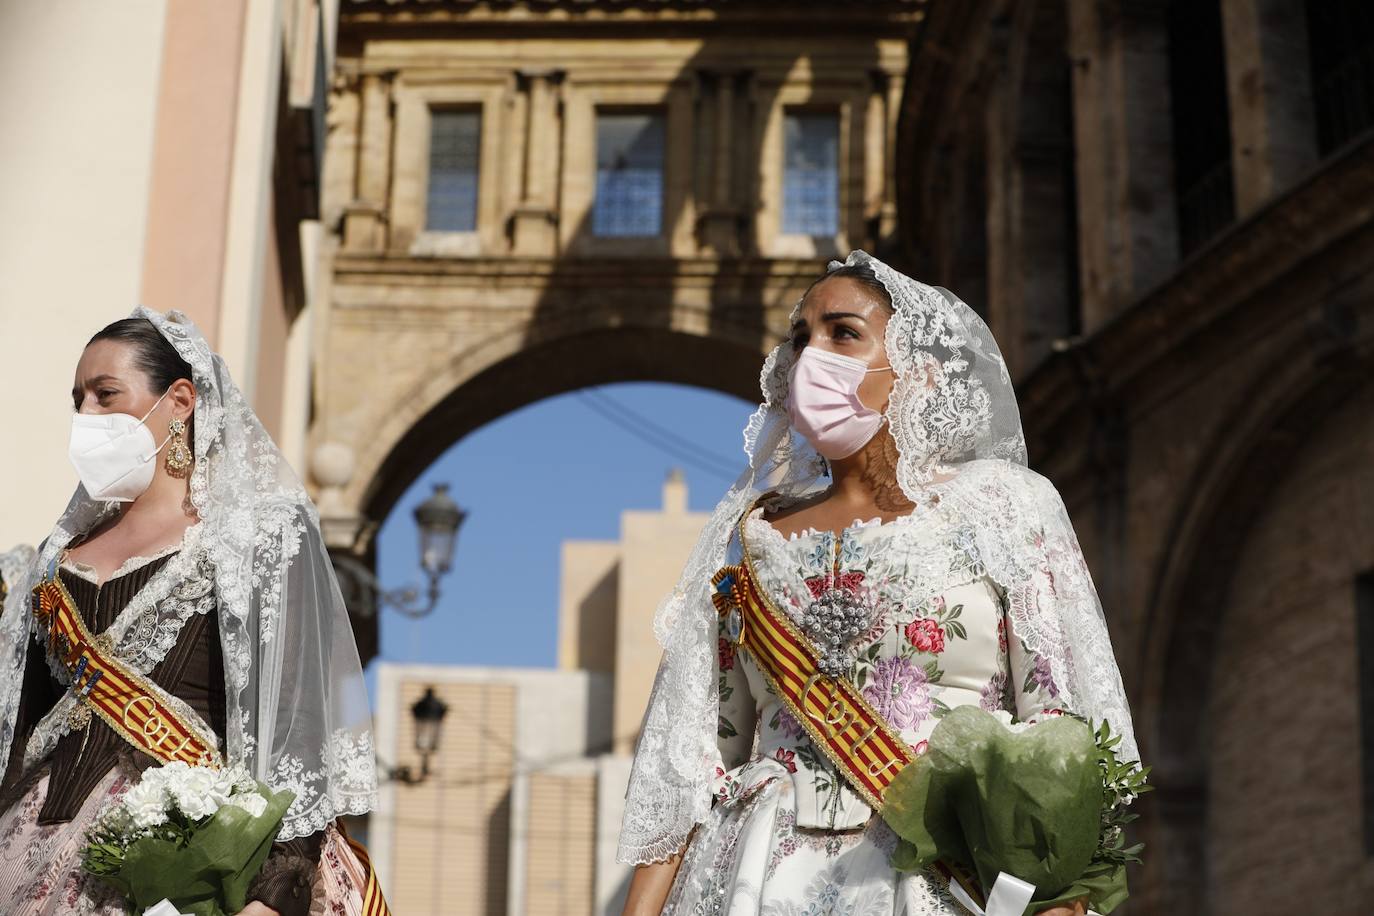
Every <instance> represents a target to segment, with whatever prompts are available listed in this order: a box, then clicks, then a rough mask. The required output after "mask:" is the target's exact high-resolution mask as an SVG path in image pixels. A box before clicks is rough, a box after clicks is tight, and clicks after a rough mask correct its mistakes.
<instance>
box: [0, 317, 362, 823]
mask: <svg viewBox="0 0 1374 916" xmlns="http://www.w3.org/2000/svg"><path fill="white" fill-rule="evenodd" d="M133 316H134V317H139V318H146V319H148V320H149V321H151V322H152V323H153V324H154V325H155V326H156V327H157V329H158V330H159V331H160V332H161V333H162V335H163V336H164V337H165V338H166V339H167V340H168V341H169V342H170V343H171V344H172V345H173V346H174V347H176V349H177V352H178V353H180V354H181V357H182V358H183V359H184V360H186V362H187V363H188V364H189V365H190V366H191V369H192V376H193V377H192V381H193V382H194V384H195V386H196V408H195V419H194V425H193V430H194V439H195V458H196V460H195V466H194V470H193V471H192V474H191V479H190V496H191V502H192V503H193V504H194V505H195V508H196V511H197V513H198V515H199V517H200V522H199V523H198V524H197V525H195V526H193V528H192V529H189V530H192V531H194V530H196V529H199V531H197V534H196V537H197V538H198V543H199V548H200V550H201V551H203V557H204V561H205V563H206V573H207V575H208V577H209V579H210V580H212V582H213V588H212V595H213V601H214V604H215V607H216V610H217V613H218V616H219V632H220V639H221V642H222V648H223V651H224V657H225V672H226V675H225V676H226V681H227V683H226V685H225V690H226V697H227V722H228V735H227V741H226V744H227V747H226V748H224V752H225V753H224V756H225V759H226V760H227V761H234V762H241V763H243V764H244V765H245V766H247V767H248V768H249V770H250V771H251V772H252V773H253V774H254V775H255V776H256V777H257V778H258V779H261V780H262V781H264V782H266V783H268V784H269V785H271V786H273V787H274V788H277V789H283V788H285V789H290V790H292V792H294V793H295V801H294V802H293V803H292V805H291V808H290V810H289V811H288V812H287V815H286V818H285V821H284V823H283V825H282V829H281V832H280V834H279V835H278V840H279V841H282V842H285V841H286V840H290V839H293V838H296V837H301V836H308V835H310V834H312V833H315V832H316V831H318V830H321V829H323V828H324V827H325V825H326V824H328V823H329V822H330V821H331V820H332V819H334V818H336V817H338V816H340V815H344V814H362V813H365V812H367V811H368V810H370V808H371V807H372V804H373V801H374V798H375V794H376V769H375V758H374V755H373V749H372V731H371V720H370V715H369V712H368V704H367V691H366V687H365V685H364V682H363V676H362V667H361V665H360V664H359V661H358V651H357V647H356V645H355V643H354V640H353V631H352V628H351V625H350V623H349V619H348V613H347V609H346V607H345V605H344V602H343V598H342V596H341V595H340V593H339V587H338V583H337V582H336V580H335V578H334V570H333V566H332V565H331V563H330V560H329V555H328V553H327V552H326V550H325V546H324V541H323V538H322V537H321V535H320V530H319V517H318V515H317V513H316V511H315V507H314V505H313V504H312V503H311V501H310V499H309V497H308V496H307V495H306V493H305V489H304V487H303V486H302V485H301V483H300V481H299V479H298V478H297V477H296V475H295V473H294V472H293V471H292V470H291V468H290V467H289V466H288V464H287V462H286V460H285V459H284V458H283V457H282V455H281V453H280V452H279V451H278V449H277V447H276V444H275V443H273V441H272V439H271V437H270V436H268V434H267V432H266V430H264V429H263V427H262V424H261V423H260V422H259V420H258V418H257V416H256V415H255V414H254V413H253V411H252V408H251V407H249V405H248V403H247V401H246V400H245V399H244V397H243V394H242V392H241V391H240V390H239V389H238V386H237V385H235V384H234V382H233V380H232V379H231V378H230V376H229V371H228V368H227V367H226V366H225V364H224V361H223V359H221V358H220V357H219V355H218V354H215V353H213V352H212V351H211V350H210V347H209V345H208V344H207V343H206V341H205V338H204V337H203V336H202V335H201V333H200V331H199V330H198V329H197V328H196V327H195V325H194V324H193V323H192V322H191V321H190V320H189V319H188V318H187V317H186V316H185V315H183V314H181V313H180V312H176V311H173V312H168V313H167V314H166V315H163V314H160V313H158V312H154V311H151V310H149V309H145V308H142V307H140V308H137V309H135V310H134V312H133ZM107 511H108V506H106V505H105V504H103V503H102V502H100V501H98V500H94V499H91V498H90V496H88V495H87V493H86V491H85V488H84V487H80V486H78V487H77V490H76V493H75V495H73V497H72V499H71V502H70V503H69V504H68V506H67V510H66V511H65V512H64V513H63V515H62V517H61V518H60V519H59V520H58V522H57V524H56V526H55V527H54V528H53V531H52V533H51V534H50V535H49V536H48V538H47V540H46V541H45V542H44V543H43V545H42V547H41V549H40V551H39V552H38V555H37V557H36V559H35V560H34V561H33V562H32V563H31V564H30V565H29V568H28V570H27V572H26V574H25V575H24V576H22V577H21V579H22V580H23V581H20V582H17V583H15V584H14V585H13V586H12V588H11V595H10V598H9V600H7V601H6V603H5V608H4V613H3V616H2V617H0V722H3V726H0V728H3V730H2V731H0V759H2V758H3V755H4V754H7V753H8V752H9V746H10V744H11V742H12V741H13V738H14V735H13V722H14V713H15V710H16V709H17V707H18V700H19V684H20V681H21V680H22V677H21V675H22V673H23V668H24V656H25V652H26V648H27V644H28V639H27V635H28V624H29V620H30V618H31V614H30V613H29V611H28V601H27V594H28V590H29V588H30V587H31V586H32V584H33V582H34V581H36V578H37V576H38V575H39V574H40V573H41V571H42V570H43V569H44V568H46V566H47V565H48V563H49V562H51V561H52V559H53V558H55V557H57V556H58V555H59V554H60V552H61V551H62V549H63V548H64V547H66V545H67V544H68V543H70V542H71V540H72V539H73V538H74V537H76V536H78V535H80V534H83V533H85V532H87V531H90V530H91V529H92V528H93V527H94V526H95V525H96V524H98V523H99V521H100V520H101V518H103V517H104V515H105V513H106V512H107ZM198 555H200V554H198ZM207 594H210V593H207ZM17 596H18V597H17ZM178 600H183V609H184V596H183V599H178V598H177V596H176V594H175V590H174V589H173V590H172V591H170V592H168V594H167V595H165V596H163V597H161V598H159V600H158V601H157V602H156V603H157V605H158V609H157V610H156V611H154V612H153V613H154V618H149V619H145V618H143V617H137V618H135V617H133V616H130V619H129V624H128V627H129V628H128V630H126V631H125V632H124V634H123V637H124V639H123V641H122V642H121V646H120V648H121V650H123V649H125V648H126V646H127V648H128V649H129V651H131V652H133V653H135V654H136V656H137V657H138V658H140V659H141V660H142V661H143V662H146V660H147V659H149V658H152V657H153V656H154V655H155V654H156V653H157V651H158V650H159V649H161V647H162V644H163V643H165V642H166V640H167V639H168V638H170V639H172V640H173V641H175V633H174V632H173V630H171V629H169V627H168V625H165V621H167V620H170V619H171V618H173V617H175V616H177V615H178V614H180V613H181V611H180V610H175V609H173V608H172V607H171V606H170V605H168V602H169V601H170V602H173V603H175V602H177V601H178ZM194 600H195V601H205V600H207V599H206V596H205V595H201V596H199V597H197V598H196V599H194ZM158 615H161V617H162V618H163V620H164V624H159V623H157V622H156V618H157V616H158ZM182 619H183V620H184V617H183V618H182ZM145 623H147V624H149V626H150V627H151V629H148V628H146V627H145V626H144V624H145ZM177 628H178V629H179V624H178V626H177ZM145 634H146V638H145ZM162 651H165V649H164V650H162Z"/></svg>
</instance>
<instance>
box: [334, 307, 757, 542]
mask: <svg viewBox="0 0 1374 916" xmlns="http://www.w3.org/2000/svg"><path fill="white" fill-rule="evenodd" d="M723 330H724V332H725V336H724V337H716V336H714V335H711V336H706V335H699V334H692V333H684V332H681V331H673V330H668V329H662V328H648V327H625V326H604V327H595V328H579V329H576V330H573V331H571V332H569V333H566V334H562V335H559V336H556V337H553V338H552V339H549V340H543V341H539V342H538V343H533V344H530V345H527V346H525V347H522V348H521V349H520V350H519V351H517V352H515V353H513V354H511V355H509V356H507V357H506V358H505V359H502V360H500V361H499V362H495V363H492V364H490V365H487V366H486V367H485V368H482V369H480V370H479V371H476V372H471V371H470V366H469V365H467V364H468V363H469V361H468V360H465V359H463V358H461V357H460V358H459V359H458V360H456V362H457V363H459V365H458V366H455V374H458V373H461V374H462V375H463V376H466V378H465V380H464V381H462V382H461V383H458V384H456V385H454V386H453V387H452V388H451V389H450V390H449V391H448V392H447V394H444V395H443V396H442V397H439V398H438V399H437V400H435V399H434V398H433V397H432V394H433V392H432V391H425V392H423V393H419V392H417V394H418V395H420V396H421V397H424V400H425V401H426V402H432V403H433V406H432V407H431V408H430V409H429V410H428V411H427V412H426V413H425V414H424V415H423V416H421V417H419V418H418V419H417V420H416V421H415V422H414V423H413V424H411V425H410V426H409V427H408V428H407V429H405V431H404V432H399V434H398V430H397V429H384V430H381V431H379V432H380V433H381V437H380V441H383V442H393V443H394V444H392V445H391V447H390V449H389V450H388V451H387V453H386V455H385V457H383V458H382V459H381V460H380V461H379V462H377V463H376V468H377V470H376V472H375V473H374V474H373V476H372V479H371V481H370V482H369V483H368V485H367V486H366V488H364V489H363V490H362V491H361V492H360V499H361V503H360V506H361V508H362V509H363V511H364V512H365V513H366V515H367V516H368V517H369V518H372V519H382V518H385V517H386V515H387V513H388V512H390V510H391V507H392V506H393V505H394V504H395V502H396V500H397V499H398V498H399V497H400V495H401V493H403V492H404V491H405V489H406V487H408V486H409V485H410V483H411V482H412V481H414V479H415V478H416V477H417V476H419V474H420V473H421V472H422V471H423V470H424V469H425V468H426V467H428V466H429V465H430V464H431V463H432V462H433V461H434V460H435V459H436V458H438V457H439V455H440V454H442V453H443V451H444V450H445V449H447V448H448V447H449V446H450V445H452V444H453V443H454V442H457V441H458V440H460V439H461V438H462V437H463V436H465V435H467V434H468V433H469V432H471V431H473V430H474V429H477V428H478V427H480V426H482V425H484V424H486V423H488V422H491V421H493V420H495V419H497V418H499V417H501V416H504V415H505V414H508V413H511V412H513V411H515V410H518V409H519V408H521V407H524V406H526V405H527V404H532V403H534V402H536V401H540V400H543V399H544V398H547V397H552V396H554V395H558V394H562V393H565V392H568V391H574V390H577V389H579V388H585V387H589V386H593V385H603V384H609V383H612V382H629V381H655V382H673V383H678V384H683V385H692V386H695V387H698V388H707V389H712V390H716V391H720V392H723V393H726V394H733V395H736V396H738V397H740V398H743V399H745V400H756V399H757V398H758V395H759V382H758V376H759V364H760V359H761V355H760V352H759V349H758V347H756V346H751V345H750V339H749V337H748V336H744V335H742V336H741V338H739V339H728V329H723ZM436 382H437V380H436ZM449 383H450V384H451V382H449ZM442 384H445V383H443V382H438V383H437V385H442ZM437 385H436V387H437ZM426 395H428V396H426ZM409 397H410V395H409V394H403V395H402V400H405V399H407V398H409ZM553 444H554V443H551V445H553ZM565 445H571V446H572V447H582V444H565ZM550 457H551V460H552V459H553V456H552V455H551V456H550Z"/></svg>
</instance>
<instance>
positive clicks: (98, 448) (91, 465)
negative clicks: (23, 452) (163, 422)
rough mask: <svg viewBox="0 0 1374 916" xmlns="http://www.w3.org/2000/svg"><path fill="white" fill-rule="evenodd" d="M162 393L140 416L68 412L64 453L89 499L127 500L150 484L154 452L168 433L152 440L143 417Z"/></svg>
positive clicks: (146, 417)
mask: <svg viewBox="0 0 1374 916" xmlns="http://www.w3.org/2000/svg"><path fill="white" fill-rule="evenodd" d="M170 390H171V389H170V388H169V389H168V391H170ZM165 397H167V392H166V391H164V392H162V397H161V398H158V399H157V403H156V404H154V405H153V406H152V407H150V408H148V413H145V414H144V415H143V417H142V418H141V419H140V418H138V417H135V416H132V415H131V414H127V413H106V414H84V413H78V414H74V415H73V416H72V438H71V444H70V445H68V446H67V457H68V458H70V459H71V461H72V466H73V467H75V468H76V473H77V476H79V477H80V478H81V483H82V484H84V485H85V487H86V492H87V493H89V494H90V496H91V498H92V499H106V500H110V501H112V502H120V503H131V502H133V501H134V500H135V499H138V498H139V497H140V496H142V495H143V492H144V491H145V490H147V489H148V487H149V486H151V485H152V482H153V472H154V471H156V470H157V460H156V459H157V453H158V452H160V451H162V445H166V444H167V440H168V439H171V438H172V437H171V436H168V437H167V439H164V440H162V445H157V444H155V443H154V442H153V434H152V433H151V432H149V431H148V427H147V426H145V425H144V421H145V420H147V419H148V417H149V416H150V415H151V414H152V412H153V411H154V410H157V405H158V404H161V403H162V398H165Z"/></svg>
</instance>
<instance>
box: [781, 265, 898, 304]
mask: <svg viewBox="0 0 1374 916" xmlns="http://www.w3.org/2000/svg"><path fill="white" fill-rule="evenodd" d="M837 277H845V278H848V279H850V280H855V281H857V282H859V283H862V284H863V285H864V286H867V287H868V288H869V289H870V290H872V291H873V292H875V293H877V294H878V300H879V301H880V302H882V304H883V305H884V306H885V307H886V308H887V310H888V311H889V312H890V311H892V294H891V293H889V292H888V291H887V287H886V286H884V285H883V281H882V280H879V279H878V275H877V274H876V273H874V271H873V268H872V267H869V266H868V265H867V264H844V265H841V266H840V267H836V268H835V269H834V270H832V271H830V272H828V273H826V274H823V275H822V276H820V277H817V278H816V279H815V280H814V281H812V283H811V285H810V286H808V287H807V288H806V294H804V295H803V296H802V299H805V298H806V295H809V294H810V292H811V290H813V289H815V288H816V285H817V284H819V283H822V282H824V281H826V280H833V279H835V278H837Z"/></svg>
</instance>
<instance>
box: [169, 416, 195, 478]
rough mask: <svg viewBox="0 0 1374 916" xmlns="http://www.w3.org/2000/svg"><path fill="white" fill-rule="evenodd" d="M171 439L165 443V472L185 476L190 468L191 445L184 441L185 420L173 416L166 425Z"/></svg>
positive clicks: (175, 475)
mask: <svg viewBox="0 0 1374 916" xmlns="http://www.w3.org/2000/svg"><path fill="white" fill-rule="evenodd" d="M168 432H170V433H171V434H172V441H171V442H169V443H168V445H167V461H166V465H167V473H168V474H170V475H171V476H173V477H185V476H186V475H187V474H188V473H189V472H190V470H191V446H190V445H189V444H188V443H187V442H186V421H185V420H182V419H180V418H174V419H173V420H172V422H171V423H170V424H169V425H168Z"/></svg>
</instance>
